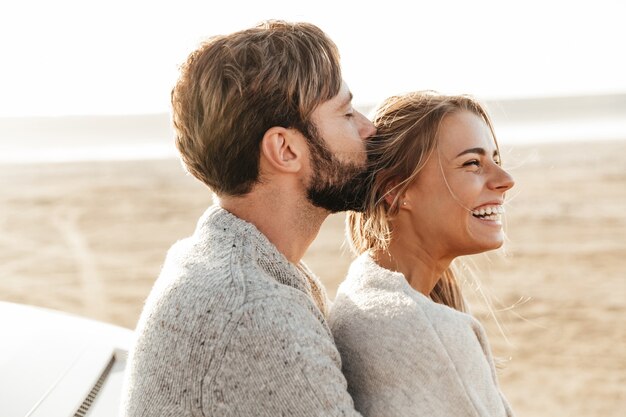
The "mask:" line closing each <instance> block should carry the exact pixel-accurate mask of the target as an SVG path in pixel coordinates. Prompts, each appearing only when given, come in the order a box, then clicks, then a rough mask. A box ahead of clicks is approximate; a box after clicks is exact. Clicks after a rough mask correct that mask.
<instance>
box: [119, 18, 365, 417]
mask: <svg viewBox="0 0 626 417" xmlns="http://www.w3.org/2000/svg"><path fill="white" fill-rule="evenodd" d="M351 98H352V96H351V94H350V92H349V90H348V88H347V86H346V84H345V83H344V82H343V81H342V78H341V71H340V67H339V55H338V52H337V49H336V46H335V45H334V44H333V43H332V41H331V40H330V39H328V38H327V36H326V35H325V34H324V33H323V32H322V31H321V30H320V29H319V28H317V27H316V26H313V25H311V24H306V23H295V24H291V23H286V22H281V21H270V22H266V23H264V24H262V25H260V26H258V27H256V28H252V29H248V30H244V31H241V32H237V33H234V34H231V35H227V36H218V37H214V38H212V39H210V40H209V41H208V42H207V43H205V44H204V45H202V46H201V47H200V48H199V49H198V50H196V51H195V52H193V53H192V54H191V55H190V57H189V59H188V60H187V62H186V63H185V64H184V65H183V67H182V70H181V76H180V79H179V81H178V83H177V85H176V86H175V87H174V90H173V92H172V104H173V121H174V127H175V130H176V144H177V147H178V150H179V151H180V154H181V158H182V160H183V162H184V164H185V166H186V168H187V169H188V171H189V172H190V173H192V174H193V175H194V176H195V177H197V178H198V179H200V180H201V181H202V182H204V183H205V184H206V185H207V186H208V187H209V188H210V189H211V190H212V191H213V192H214V193H215V195H216V197H217V198H216V201H217V204H216V205H214V206H213V207H211V208H209V209H208V210H207V212H206V213H205V214H204V215H203V217H202V218H201V219H200V221H199V222H198V226H197V229H196V231H195V233H194V234H193V235H192V236H191V237H189V238H187V239H184V240H182V241H180V242H178V243H176V244H175V245H174V246H173V247H172V249H171V250H170V251H169V253H168V256H167V259H166V262H165V264H164V266H163V270H162V272H161V275H160V277H159V279H158V280H157V282H156V284H155V286H154V288H153V290H152V292H151V294H150V296H149V297H148V300H147V301H146V305H145V307H144V311H143V313H142V315H141V318H140V320H139V323H138V326H137V330H136V342H135V344H134V346H133V348H132V349H131V352H130V356H129V361H128V370H127V374H126V381H125V389H124V398H123V405H122V407H123V415H125V416H139V415H141V416H156V415H158V416H272V417H275V416H358V413H357V412H356V411H355V410H354V408H353V404H352V399H351V398H350V396H349V395H348V392H347V388H346V382H345V379H344V377H343V375H342V373H341V362H340V357H339V354H338V352H337V349H336V347H335V345H334V343H333V339H332V336H331V334H330V331H329V328H328V326H327V323H326V315H327V308H328V301H327V298H326V293H325V291H324V288H323V286H322V285H321V284H320V282H319V281H318V280H317V278H316V277H315V276H314V275H313V274H312V273H311V272H310V271H309V270H308V269H307V268H306V266H305V265H304V264H302V263H301V261H300V260H301V258H302V256H303V255H304V253H305V251H306V249H307V248H308V246H309V245H310V243H311V242H312V241H313V239H314V238H315V236H316V234H317V233H318V231H319V228H320V226H321V224H322V222H323V221H324V219H325V218H326V217H327V216H328V214H329V213H331V212H336V211H341V210H346V209H358V208H360V207H361V204H362V202H363V198H364V197H363V195H361V194H362V190H363V187H362V182H361V181H362V175H364V173H363V171H364V166H365V161H366V155H365V152H364V150H365V144H364V140H365V139H367V138H368V137H369V136H371V135H372V134H374V132H375V130H374V127H373V125H372V124H371V122H369V121H368V120H367V119H366V118H365V117H364V116H363V115H362V114H360V113H358V112H357V111H355V110H354V109H353V108H352V105H351Z"/></svg>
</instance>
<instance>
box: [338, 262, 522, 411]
mask: <svg viewBox="0 0 626 417" xmlns="http://www.w3.org/2000/svg"><path fill="white" fill-rule="evenodd" d="M330 326H331V330H332V332H333V335H334V337H335V342H336V344H337V347H338V349H339V351H340V353H341V359H342V363H343V372H344V374H345V376H346V379H347V380H348V391H349V392H350V394H351V395H352V398H353V399H354V404H355V408H356V409H357V410H359V411H360V412H361V413H362V414H363V415H364V416H372V417H374V416H376V417H379V416H394V417H402V416H407V417H408V416H428V417H450V416H468V417H469V416H472V417H474V416H476V417H478V416H481V417H487V416H490V417H492V416H494V417H495V416H512V415H513V413H512V411H511V409H510V406H509V404H508V403H507V401H506V399H505V398H504V397H503V396H502V394H501V392H500V389H499V387H498V382H497V378H496V372H495V367H494V364H493V359H492V355H491V351H490V348H489V345H488V342H487V338H486V336H485V332H484V330H483V328H482V326H481V325H480V323H479V322H478V321H477V320H476V319H475V318H473V317H472V316H471V315H469V314H465V313H461V312H459V311H457V310H454V309H452V308H449V307H447V306H444V305H441V304H437V303H435V302H433V301H432V300H431V299H429V298H428V297H426V296H424V295H423V294H421V293H420V292H418V291H415V290H414V289H413V288H411V286H410V285H409V284H408V282H407V281H406V279H405V277H404V275H402V274H401V273H397V272H392V271H389V270H387V269H384V268H381V267H380V266H378V265H377V264H376V263H375V262H374V261H373V260H372V258H371V257H370V256H369V255H368V254H363V255H361V256H360V257H359V258H358V259H356V260H355V261H354V262H353V264H352V265H351V267H350V271H349V273H348V277H347V278H346V280H345V281H344V282H343V283H342V284H341V286H340V287H339V289H338V292H337V298H336V299H335V303H334V305H333V308H332V310H331V314H330Z"/></svg>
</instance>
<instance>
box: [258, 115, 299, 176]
mask: <svg viewBox="0 0 626 417" xmlns="http://www.w3.org/2000/svg"><path fill="white" fill-rule="evenodd" d="M303 146H304V143H303V142H302V141H301V140H300V138H299V137H298V135H297V134H296V131H295V130H294V129H287V128H284V127H279V126H274V127H271V128H269V129H268V130H267V131H266V132H265V134H264V135H263V139H261V157H262V158H263V159H265V160H266V161H267V163H268V164H269V166H270V167H272V169H274V170H276V171H280V172H297V171H299V170H300V169H301V168H302V159H303V157H304V152H303Z"/></svg>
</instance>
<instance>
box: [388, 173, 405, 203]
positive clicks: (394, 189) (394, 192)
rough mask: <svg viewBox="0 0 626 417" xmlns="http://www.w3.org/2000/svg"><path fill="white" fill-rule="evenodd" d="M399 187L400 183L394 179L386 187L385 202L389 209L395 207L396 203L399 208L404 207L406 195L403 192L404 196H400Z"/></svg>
mask: <svg viewBox="0 0 626 417" xmlns="http://www.w3.org/2000/svg"><path fill="white" fill-rule="evenodd" d="M399 185H400V181H399V180H398V179H397V178H394V179H392V180H390V181H389V182H388V183H387V185H386V186H385V202H386V203H387V204H388V205H389V207H391V206H393V203H394V202H395V203H396V204H397V205H398V208H401V207H402V204H403V199H404V194H405V193H404V192H403V193H402V195H399V191H400V190H399Z"/></svg>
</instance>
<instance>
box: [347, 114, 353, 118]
mask: <svg viewBox="0 0 626 417" xmlns="http://www.w3.org/2000/svg"><path fill="white" fill-rule="evenodd" d="M346 117H347V118H348V119H349V118H351V117H354V113H346Z"/></svg>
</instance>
